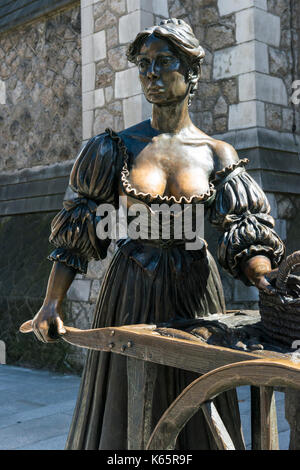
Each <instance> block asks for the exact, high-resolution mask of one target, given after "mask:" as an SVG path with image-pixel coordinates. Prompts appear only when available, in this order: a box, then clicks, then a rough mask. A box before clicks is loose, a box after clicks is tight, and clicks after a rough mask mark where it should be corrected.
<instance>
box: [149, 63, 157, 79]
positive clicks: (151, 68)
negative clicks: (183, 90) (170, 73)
mask: <svg viewBox="0 0 300 470" xmlns="http://www.w3.org/2000/svg"><path fill="white" fill-rule="evenodd" d="M147 77H148V78H158V72H157V67H156V64H155V62H154V61H153V62H151V64H149V68H148V70H147Z"/></svg>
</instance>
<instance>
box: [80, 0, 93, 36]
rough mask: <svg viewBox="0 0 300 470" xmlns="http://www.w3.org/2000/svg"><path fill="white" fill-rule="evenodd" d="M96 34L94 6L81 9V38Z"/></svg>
mask: <svg viewBox="0 0 300 470" xmlns="http://www.w3.org/2000/svg"><path fill="white" fill-rule="evenodd" d="M93 32H94V14H93V6H92V5H88V6H86V7H85V8H82V9H81V37H82V38H83V37H85V36H89V35H90V34H93Z"/></svg>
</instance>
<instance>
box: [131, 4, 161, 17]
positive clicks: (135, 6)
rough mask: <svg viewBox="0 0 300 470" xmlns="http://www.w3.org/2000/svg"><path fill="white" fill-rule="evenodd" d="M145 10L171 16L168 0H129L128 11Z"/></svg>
mask: <svg viewBox="0 0 300 470" xmlns="http://www.w3.org/2000/svg"><path fill="white" fill-rule="evenodd" d="M137 10H144V11H147V12H149V13H154V15H158V16H163V17H165V18H168V17H169V8H168V0H127V11H128V13H130V12H132V11H137Z"/></svg>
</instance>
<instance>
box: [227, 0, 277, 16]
mask: <svg viewBox="0 0 300 470" xmlns="http://www.w3.org/2000/svg"><path fill="white" fill-rule="evenodd" d="M251 7H256V8H260V9H262V10H267V9H268V5H267V0H218V8H219V12H220V15H221V16H225V15H230V14H231V13H236V12H237V11H241V10H244V9H245V8H251Z"/></svg>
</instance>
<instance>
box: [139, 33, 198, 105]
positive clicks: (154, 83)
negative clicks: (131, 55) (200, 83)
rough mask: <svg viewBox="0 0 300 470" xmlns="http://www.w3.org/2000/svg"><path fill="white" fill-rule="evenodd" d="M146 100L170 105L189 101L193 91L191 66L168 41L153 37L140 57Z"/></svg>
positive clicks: (150, 37)
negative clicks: (190, 78) (189, 94)
mask: <svg viewBox="0 0 300 470" xmlns="http://www.w3.org/2000/svg"><path fill="white" fill-rule="evenodd" d="M137 63H138V68H139V73H140V81H141V84H142V88H143V92H144V94H145V97H146V99H147V100H148V101H150V103H153V104H157V105H162V106H163V105H168V104H172V103H178V102H180V101H182V100H184V99H185V97H186V96H187V93H188V90H189V83H188V82H187V80H186V78H185V77H186V75H187V66H186V64H184V63H183V62H182V61H181V60H180V59H179V57H178V56H176V55H175V54H174V51H173V50H172V49H171V47H170V45H169V43H168V42H167V41H165V40H164V39H161V38H158V37H155V36H153V35H151V36H149V37H148V38H147V39H146V41H145V42H144V44H143V45H142V47H141V50H140V53H139V54H138V56H137Z"/></svg>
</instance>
